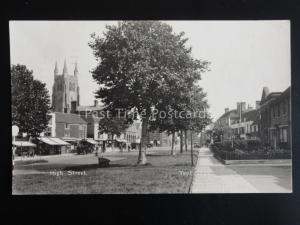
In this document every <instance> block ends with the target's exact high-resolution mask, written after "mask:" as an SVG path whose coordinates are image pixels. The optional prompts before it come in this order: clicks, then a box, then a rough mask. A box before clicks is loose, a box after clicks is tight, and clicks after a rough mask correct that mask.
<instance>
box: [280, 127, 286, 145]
mask: <svg viewBox="0 0 300 225" xmlns="http://www.w3.org/2000/svg"><path fill="white" fill-rule="evenodd" d="M279 136H280V142H284V143H286V142H287V128H280V131H279Z"/></svg>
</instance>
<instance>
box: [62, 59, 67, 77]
mask: <svg viewBox="0 0 300 225" xmlns="http://www.w3.org/2000/svg"><path fill="white" fill-rule="evenodd" d="M63 75H68V67H67V61H66V59H65V62H64V68H63Z"/></svg>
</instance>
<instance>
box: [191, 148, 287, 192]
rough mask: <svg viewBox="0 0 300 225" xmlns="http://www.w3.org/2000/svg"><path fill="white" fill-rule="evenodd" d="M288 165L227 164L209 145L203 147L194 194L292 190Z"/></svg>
mask: <svg viewBox="0 0 300 225" xmlns="http://www.w3.org/2000/svg"><path fill="white" fill-rule="evenodd" d="M291 192H292V172H291V166H287V165H284V166H282V165H278V164H276V165H264V164H259V165H257V164H253V165H250V164H248V165H224V164H222V163H221V162H219V161H218V160H217V159H215V158H214V157H213V155H212V153H211V152H210V150H209V149H208V148H201V149H200V152H199V158H198V161H197V165H196V167H195V172H194V177H193V182H192V186H191V193H291Z"/></svg>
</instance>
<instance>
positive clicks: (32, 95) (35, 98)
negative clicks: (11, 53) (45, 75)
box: [11, 64, 50, 137]
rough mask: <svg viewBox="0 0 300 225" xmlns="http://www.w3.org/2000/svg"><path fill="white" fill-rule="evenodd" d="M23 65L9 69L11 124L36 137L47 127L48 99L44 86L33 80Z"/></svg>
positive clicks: (30, 72)
mask: <svg viewBox="0 0 300 225" xmlns="http://www.w3.org/2000/svg"><path fill="white" fill-rule="evenodd" d="M32 74H33V71H30V70H28V69H27V68H26V66H25V65H19V64H18V65H12V67H11V101H12V102H11V107H12V124H13V125H17V126H18V127H19V129H20V132H22V133H27V134H28V135H29V136H31V137H37V136H39V135H40V133H41V132H43V131H44V130H45V129H46V128H47V125H48V121H49V119H50V118H49V115H48V113H49V110H50V97H49V93H48V90H47V89H46V84H45V83H42V82H41V81H39V80H35V79H34V78H33V75H32Z"/></svg>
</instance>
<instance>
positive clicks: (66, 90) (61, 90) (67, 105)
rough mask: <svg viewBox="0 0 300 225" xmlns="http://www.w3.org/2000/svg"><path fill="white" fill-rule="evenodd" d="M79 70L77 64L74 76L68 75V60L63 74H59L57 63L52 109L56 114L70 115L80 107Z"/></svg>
mask: <svg viewBox="0 0 300 225" xmlns="http://www.w3.org/2000/svg"><path fill="white" fill-rule="evenodd" d="M79 99H80V95H79V85H78V69H77V63H76V64H75V69H74V74H69V73H68V68H67V63H66V60H65V62H64V67H63V72H62V74H59V72H58V68H57V63H56V64H55V69H54V84H53V91H52V109H53V111H54V112H63V113H70V112H74V111H75V110H76V108H77V106H79Z"/></svg>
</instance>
